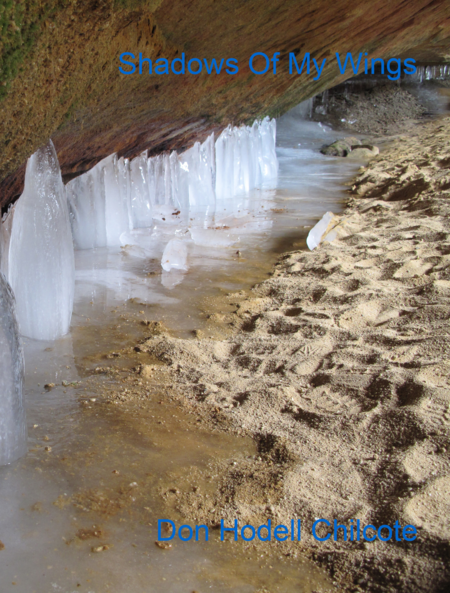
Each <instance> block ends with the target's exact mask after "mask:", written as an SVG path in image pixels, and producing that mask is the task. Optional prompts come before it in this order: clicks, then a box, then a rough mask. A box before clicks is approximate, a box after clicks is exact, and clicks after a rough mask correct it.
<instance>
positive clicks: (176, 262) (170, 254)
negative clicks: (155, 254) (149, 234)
mask: <svg viewBox="0 0 450 593" xmlns="http://www.w3.org/2000/svg"><path fill="white" fill-rule="evenodd" d="M161 266H162V269H163V270H165V271H166V272H170V270H187V246H186V243H185V242H184V241H181V240H180V239H171V240H170V241H169V242H168V243H167V245H166V248H165V249H164V252H163V254H162V258H161Z"/></svg>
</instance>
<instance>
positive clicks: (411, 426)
mask: <svg viewBox="0 0 450 593" xmlns="http://www.w3.org/2000/svg"><path fill="white" fill-rule="evenodd" d="M449 134H450V118H442V119H439V120H436V121H433V122H429V123H418V124H417V126H416V127H415V129H414V132H411V133H408V134H407V135H403V136H397V137H393V138H390V139H389V142H387V143H386V142H385V147H384V148H383V150H382V152H381V154H380V155H379V156H378V157H376V158H375V159H373V160H372V161H371V162H370V164H369V165H368V166H367V167H363V168H362V169H361V170H360V173H359V175H358V176H357V177H356V179H355V180H354V181H353V184H352V186H351V188H350V190H349V193H350V196H349V200H348V204H347V208H346V210H345V211H344V213H343V214H342V215H341V216H340V217H339V219H336V221H335V222H338V223H339V227H336V230H337V233H336V234H337V236H338V238H337V239H336V240H335V241H333V242H323V243H322V244H321V245H320V246H319V247H318V248H317V249H316V250H315V251H313V252H309V251H307V250H300V251H294V252H291V253H287V254H285V255H284V256H283V257H281V259H280V260H279V262H278V263H277V265H276V266H275V269H274V271H273V275H272V276H271V277H270V278H269V279H268V280H267V281H264V282H262V283H261V284H259V285H258V286H256V287H255V288H254V289H253V290H252V292H251V294H250V295H248V294H246V293H238V294H231V295H229V296H228V297H227V299H226V303H225V304H224V309H226V310H230V309H233V310H232V312H231V313H224V314H220V313H218V312H217V310H218V308H220V305H218V306H216V307H215V311H214V313H212V314H211V315H210V323H211V328H212V329H211V335H213V338H206V337H203V336H202V332H197V339H191V340H184V339H177V338H174V337H171V336H170V335H169V334H168V333H166V332H165V331H164V328H157V331H155V332H154V334H155V335H154V336H153V337H151V338H150V339H146V340H144V341H143V342H142V343H140V344H139V346H138V349H139V350H140V351H141V352H144V353H147V354H149V355H150V356H151V358H152V359H153V360H154V361H155V364H154V365H151V364H150V365H142V366H140V367H138V368H137V369H136V371H135V372H136V373H137V374H138V375H139V378H140V380H144V384H145V383H146V382H147V381H149V382H151V383H152V385H153V386H155V385H158V387H159V388H160V389H161V390H162V392H163V393H164V394H165V395H166V396H170V397H171V399H172V398H174V399H176V400H178V401H179V402H180V403H182V404H183V406H185V407H186V408H189V409H191V410H192V411H195V413H196V414H197V415H198V414H200V415H201V417H202V418H203V421H204V422H205V423H206V424H209V425H210V426H212V427H215V428H216V429H219V430H226V431H231V432H235V433H236V434H241V435H242V434H245V435H250V436H251V437H252V438H253V439H254V440H255V441H256V443H257V447H258V452H259V454H258V455H257V456H254V457H250V458H247V459H245V460H239V461H233V460H231V461H227V462H223V461H221V462H218V463H217V468H216V470H217V475H218V476H219V479H218V480H217V487H216V489H215V492H214V495H212V496H211V495H208V496H203V495H202V489H201V488H199V487H198V486H196V485H198V484H200V483H201V478H202V476H201V475H200V473H201V472H200V471H199V475H196V474H195V472H194V473H193V474H192V476H191V481H192V484H190V485H189V487H186V488H179V489H177V490H176V492H175V494H174V493H173V492H172V493H170V494H168V493H166V492H162V493H161V495H162V497H163V499H165V500H166V502H167V505H168V506H169V507H171V508H173V509H176V510H177V512H180V513H181V514H182V515H183V516H184V517H185V518H186V519H187V520H189V521H192V522H202V523H206V524H208V525H210V526H216V527H217V525H219V524H220V520H221V519H224V520H225V521H226V522H227V521H228V522H229V523H230V524H233V522H234V519H236V518H237V519H238V520H239V522H240V524H242V525H243V524H245V523H250V524H252V525H260V524H262V523H263V522H267V520H268V519H269V518H270V519H272V521H273V523H274V524H281V523H284V524H289V522H290V521H291V519H298V518H299V519H301V520H302V523H303V524H304V525H305V526H306V527H305V529H304V533H302V541H301V542H300V543H298V542H293V543H292V542H284V543H277V542H275V543H274V542H272V545H277V546H278V547H279V548H278V549H279V550H280V553H281V554H282V555H284V556H286V557H287V558H288V559H291V560H292V559H295V558H296V557H299V556H301V555H306V556H308V557H310V558H313V559H314V560H315V561H316V562H317V563H318V564H319V565H321V566H322V567H324V568H325V569H326V571H327V572H328V573H329V574H330V575H331V576H332V578H333V580H334V582H335V584H337V585H338V586H339V587H340V588H342V589H343V590H346V591H405V592H406V591H444V590H446V583H447V584H448V582H449V581H448V580H449V578H450V575H449V566H448V549H449V548H448V546H449V540H450V522H449V516H450V512H449V511H450V475H449V474H450V451H449V449H450V430H449V429H450V385H449V381H450V378H449V370H450V363H449V361H448V351H449V348H450V322H449V317H450V260H449V257H450V255H449V254H450V205H449V198H450V145H449V144H448V138H449ZM110 397H112V398H113V397H114V396H113V395H111V396H110ZM133 397H140V396H139V387H136V389H135V390H134V392H133V391H130V393H129V398H130V400H131V399H132V398H133ZM122 399H123V398H122ZM317 518H325V519H328V520H329V521H331V522H333V520H334V519H336V520H337V521H338V522H339V523H340V524H346V525H349V521H350V520H351V519H353V520H354V521H355V522H356V520H358V519H359V521H360V524H361V525H367V524H372V525H375V526H377V527H378V526H380V525H390V526H393V525H394V523H395V522H396V521H398V522H399V524H400V525H401V526H405V525H408V524H409V525H413V526H415V527H416V528H417V538H416V540H415V541H413V542H405V541H399V542H397V541H393V540H392V541H388V542H383V541H379V540H377V541H375V542H371V543H369V542H365V541H359V542H356V541H353V542H350V541H347V542H345V541H342V537H339V538H338V541H336V542H334V541H332V540H331V538H330V540H328V541H323V542H319V541H317V540H316V539H314V538H313V537H312V535H311V529H310V526H311V525H312V524H313V522H314V521H315V519H317ZM342 531H343V530H341V535H342ZM260 545H261V546H264V545H269V544H267V543H265V544H263V543H261V544H260Z"/></svg>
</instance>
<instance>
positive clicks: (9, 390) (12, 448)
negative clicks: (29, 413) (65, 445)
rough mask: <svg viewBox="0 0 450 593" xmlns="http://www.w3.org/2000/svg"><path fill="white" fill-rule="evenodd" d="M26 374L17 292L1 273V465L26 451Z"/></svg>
mask: <svg viewBox="0 0 450 593" xmlns="http://www.w3.org/2000/svg"><path fill="white" fill-rule="evenodd" d="M23 374H24V364H23V354H22V347H21V344H20V339H19V329H18V326H17V321H16V317H15V311H14V295H13V292H12V290H11V287H10V286H9V284H8V283H7V281H6V278H5V277H4V275H3V274H2V273H1V272H0V465H5V464H7V463H11V462H12V461H14V460H15V459H18V458H19V457H20V456H21V455H23V454H24V453H25V451H26V446H27V427H26V422H25V410H24V406H23V401H22V383H23Z"/></svg>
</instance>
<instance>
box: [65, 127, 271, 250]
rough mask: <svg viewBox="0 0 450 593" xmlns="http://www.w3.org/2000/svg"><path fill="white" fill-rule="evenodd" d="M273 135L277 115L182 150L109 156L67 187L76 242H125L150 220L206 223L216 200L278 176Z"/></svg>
mask: <svg viewBox="0 0 450 593" xmlns="http://www.w3.org/2000/svg"><path fill="white" fill-rule="evenodd" d="M275 135H276V128H275V120H269V119H268V118H266V119H265V120H263V121H261V122H258V121H257V122H255V123H254V124H253V126H251V127H248V126H241V127H239V128H236V127H235V128H231V127H228V128H227V129H226V130H224V131H223V132H222V134H221V135H220V136H219V137H218V139H217V140H216V142H214V135H213V134H212V135H211V136H209V137H208V138H207V140H206V141H205V142H203V144H200V143H199V142H197V143H195V144H194V146H193V147H192V148H190V149H189V150H187V151H185V152H183V153H182V154H178V153H177V152H172V153H170V154H163V155H158V156H156V157H152V158H147V153H146V152H144V153H142V154H141V155H139V156H138V157H137V158H134V159H133V160H131V161H129V160H128V159H124V158H120V159H119V158H117V155H112V156H109V157H108V158H106V159H104V160H103V161H101V162H100V163H98V165H96V166H95V167H94V168H93V169H92V170H91V171H89V172H88V173H86V174H85V175H82V176H80V177H77V178H76V179H74V180H73V181H71V182H69V183H68V184H67V186H66V191H67V199H68V202H69V208H70V213H71V220H72V229H73V237H74V242H75V246H76V247H77V248H79V249H89V248H93V247H114V246H118V245H125V244H127V243H130V234H129V233H130V231H132V230H133V229H138V228H149V227H151V226H152V225H153V223H154V221H155V220H160V221H161V220H163V221H165V222H167V223H169V222H173V223H175V224H180V223H181V224H184V225H189V226H192V224H191V223H192V222H194V221H195V224H198V225H203V226H208V225H211V226H212V225H213V223H214V215H215V211H216V207H217V204H218V203H220V202H221V201H222V200H226V199H230V198H233V197H234V196H236V195H239V194H245V193H248V192H249V191H251V190H252V189H254V188H256V187H261V186H263V185H265V186H267V184H269V183H271V182H272V183H273V181H274V180H276V177H277V170H278V169H277V158H276V154H275Z"/></svg>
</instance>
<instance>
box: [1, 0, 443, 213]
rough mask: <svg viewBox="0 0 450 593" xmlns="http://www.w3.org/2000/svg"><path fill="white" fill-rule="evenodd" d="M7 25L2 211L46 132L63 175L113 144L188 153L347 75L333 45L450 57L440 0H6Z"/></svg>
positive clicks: (374, 53) (118, 148) (134, 150)
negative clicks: (221, 67)
mask: <svg viewBox="0 0 450 593" xmlns="http://www.w3.org/2000/svg"><path fill="white" fill-rule="evenodd" d="M0 26H1V29H0V31H1V33H0V35H1V37H0V42H1V45H0V51H1V52H2V53H1V71H0V82H1V93H0V98H1V101H2V103H1V112H2V117H1V118H0V150H1V157H2V158H1V159H0V179H1V183H0V205H1V206H2V207H3V208H4V207H5V206H6V205H7V204H8V203H10V202H11V201H13V200H14V199H15V198H16V197H17V196H18V195H20V193H21V191H22V187H23V175H24V165H25V162H26V159H27V158H28V157H29V156H30V155H31V154H32V153H33V152H34V151H35V150H36V149H37V148H38V147H39V146H41V145H42V144H43V143H44V142H45V141H46V140H47V139H48V138H49V137H52V139H53V141H54V143H55V146H56V148H57V151H58V157H59V160H60V163H61V169H62V172H63V175H64V176H66V178H67V179H68V178H70V177H71V176H73V175H76V174H78V173H80V172H84V171H86V170H88V169H89V168H91V167H92V166H94V165H95V164H96V163H97V162H98V161H100V160H101V159H102V158H104V157H106V156H107V155H108V154H111V153H113V152H118V153H119V155H120V156H128V157H133V156H135V155H137V154H139V153H140V152H142V151H144V150H149V151H150V153H157V152H161V151H164V150H169V149H171V150H172V149H176V150H183V149H184V148H186V147H187V146H189V145H190V144H192V143H193V141H195V140H202V139H203V138H204V137H206V135H207V134H209V133H211V132H212V131H216V132H219V131H220V130H221V129H223V127H224V126H225V125H227V124H228V123H234V124H239V123H242V122H249V121H252V120H253V119H255V118H256V117H260V116H264V115H271V116H277V115H280V114H281V113H283V112H284V111H286V110H287V109H288V108H290V107H292V106H293V105H295V104H296V103H298V102H300V101H301V100H303V99H306V98H308V97H310V96H312V95H314V94H316V93H318V92H320V91H322V90H324V89H325V88H328V87H331V86H333V85H335V84H337V83H339V82H341V81H342V80H344V79H345V78H348V77H349V76H350V73H347V74H346V75H341V74H340V72H339V69H338V65H337V62H336V60H335V57H334V56H335V52H336V51H339V52H340V53H341V54H345V53H346V52H348V51H351V52H356V53H357V52H359V51H363V52H367V54H368V57H369V59H370V58H375V57H377V58H378V57H413V58H416V59H418V60H427V61H430V60H431V61H439V60H440V61H442V60H446V59H449V58H450V49H449V48H450V4H449V3H448V2H447V1H446V0H409V1H408V2H405V1H403V0H380V1H379V2H377V3H376V4H375V5H374V4H373V3H368V2H364V1H361V0H357V1H353V2H350V1H348V0H338V1H336V2H333V3H330V2H328V1H327V0H316V1H315V2H313V3H311V2H309V1H306V0H300V1H299V0H283V1H282V0H272V1H271V2H265V3H263V4H262V3H260V2H257V1H256V0H247V1H245V2H242V1H241V0H239V1H238V0H226V1H225V0H220V1H219V2H217V1H216V2H214V1H213V0H200V1H198V2H195V3H194V2H186V1H184V2H181V0H175V1H170V2H169V1H168V0H148V1H145V0H99V1H93V0H48V1H47V2H45V1H43V2H35V1H32V2H27V3H26V4H24V3H22V2H19V1H12V0H11V2H9V3H5V4H4V5H3V6H2V7H0ZM275 51H279V52H281V56H280V63H279V66H278V71H277V74H276V75H274V74H273V73H271V72H268V73H267V74H264V75H261V76H258V75H255V74H253V73H252V72H251V71H250V69H249V67H248V58H249V57H250V55H251V54H252V53H254V52H264V53H266V54H267V55H270V56H271V55H272V54H273V53H274V52H275ZM122 52H132V53H133V54H135V55H136V56H137V55H138V54H139V53H140V52H141V53H142V55H143V57H145V58H150V59H152V60H155V59H157V58H161V57H165V58H167V59H168V60H169V61H170V60H172V59H173V58H175V57H179V56H181V54H182V53H183V52H184V53H185V55H186V60H189V59H190V58H192V57H196V58H200V59H203V58H207V59H209V60H210V59H212V58H216V59H221V58H231V57H233V58H236V59H237V60H238V62H239V73H238V74H236V75H233V76H230V75H228V74H226V73H222V74H220V75H217V74H212V75H206V74H200V75H198V76H193V75H190V74H187V75H178V76H177V75H175V74H170V75H161V76H158V75H151V76H150V75H148V74H147V73H144V74H142V75H139V74H137V73H136V74H133V75H130V76H125V75H123V74H121V73H120V72H119V65H120V62H119V56H120V54H121V53H122ZM289 52H294V53H295V54H296V55H299V56H301V58H303V56H304V53H305V52H311V54H312V57H315V58H316V59H317V60H318V61H321V60H323V59H324V58H327V63H326V66H325V68H324V70H323V74H322V76H321V77H320V79H319V80H314V77H315V76H316V74H315V72H314V70H313V71H312V72H311V74H310V75H308V74H306V73H303V74H302V75H300V76H299V75H297V74H293V75H290V74H289V72H288V65H289V59H288V55H289ZM261 64H262V63H261ZM261 64H260V65H259V67H261ZM255 65H256V62H255Z"/></svg>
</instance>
